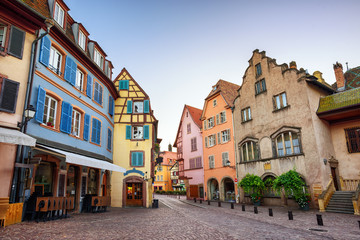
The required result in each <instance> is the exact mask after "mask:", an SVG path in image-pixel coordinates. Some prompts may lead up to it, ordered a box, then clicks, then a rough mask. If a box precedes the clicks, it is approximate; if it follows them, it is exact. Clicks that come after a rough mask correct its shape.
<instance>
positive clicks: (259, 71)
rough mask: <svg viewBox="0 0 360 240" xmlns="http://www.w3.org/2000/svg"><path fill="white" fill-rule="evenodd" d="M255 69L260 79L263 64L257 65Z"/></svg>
mask: <svg viewBox="0 0 360 240" xmlns="http://www.w3.org/2000/svg"><path fill="white" fill-rule="evenodd" d="M255 68H256V76H257V77H258V76H260V75H261V74H262V70H261V64H260V63H258V64H256V65H255Z"/></svg>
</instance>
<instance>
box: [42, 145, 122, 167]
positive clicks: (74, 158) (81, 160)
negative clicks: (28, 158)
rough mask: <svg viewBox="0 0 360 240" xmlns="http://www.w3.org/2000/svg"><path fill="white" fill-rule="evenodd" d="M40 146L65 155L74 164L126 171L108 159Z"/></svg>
mask: <svg viewBox="0 0 360 240" xmlns="http://www.w3.org/2000/svg"><path fill="white" fill-rule="evenodd" d="M38 146H40V147H42V148H46V149H49V150H51V151H54V152H57V153H60V154H62V155H64V156H65V159H66V160H65V161H66V162H67V163H72V164H76V165H81V166H87V167H93V168H98V169H106V170H110V171H115V172H122V173H124V172H126V169H125V168H122V167H120V166H118V165H115V164H112V163H109V162H106V161H102V160H98V159H95V158H91V157H86V156H83V155H79V154H75V153H70V152H66V151H63V150H59V149H56V148H52V147H47V146H44V145H40V144H38Z"/></svg>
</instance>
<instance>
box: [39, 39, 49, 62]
mask: <svg viewBox="0 0 360 240" xmlns="http://www.w3.org/2000/svg"><path fill="white" fill-rule="evenodd" d="M50 47H51V41H50V39H49V38H48V37H47V36H45V37H43V39H42V40H41V46H40V56H39V62H41V63H42V64H44V65H45V66H47V67H48V66H49V59H50Z"/></svg>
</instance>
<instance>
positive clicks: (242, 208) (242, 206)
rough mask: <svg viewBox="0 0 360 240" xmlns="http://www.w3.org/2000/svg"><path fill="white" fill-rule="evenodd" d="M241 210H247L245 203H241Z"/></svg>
mask: <svg viewBox="0 0 360 240" xmlns="http://www.w3.org/2000/svg"><path fill="white" fill-rule="evenodd" d="M241 211H243V212H245V205H244V204H243V205H241Z"/></svg>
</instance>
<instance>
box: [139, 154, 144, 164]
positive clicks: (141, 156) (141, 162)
mask: <svg viewBox="0 0 360 240" xmlns="http://www.w3.org/2000/svg"><path fill="white" fill-rule="evenodd" d="M137 155H138V156H137V163H138V166H142V165H144V163H143V161H144V158H143V152H138V153H137Z"/></svg>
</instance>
